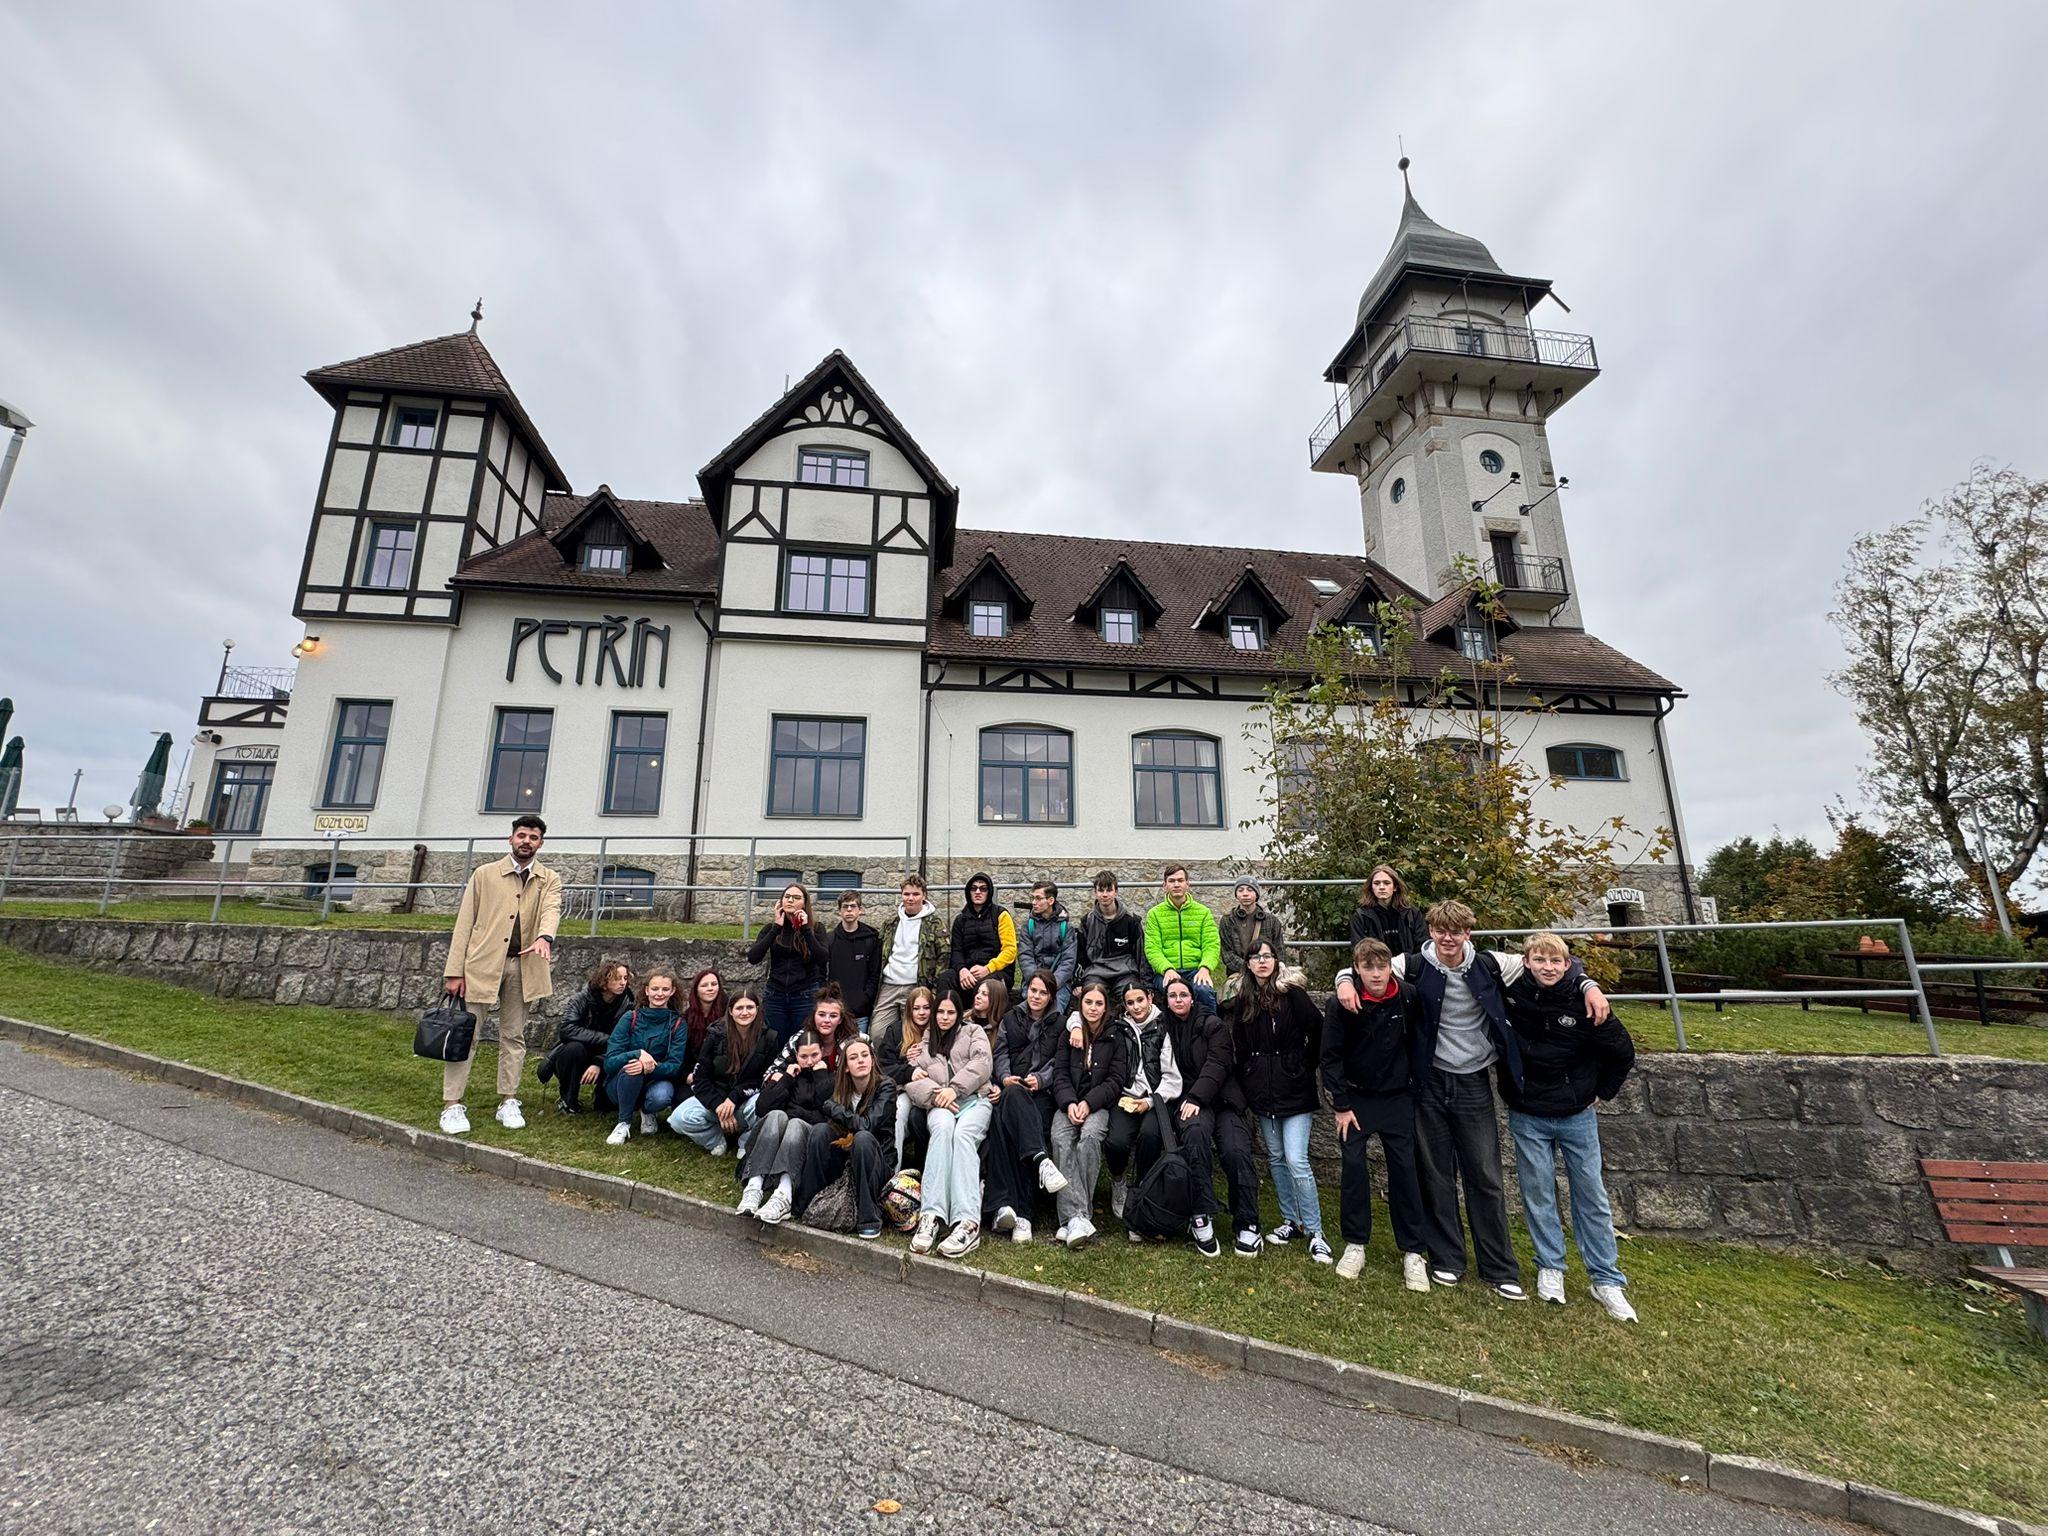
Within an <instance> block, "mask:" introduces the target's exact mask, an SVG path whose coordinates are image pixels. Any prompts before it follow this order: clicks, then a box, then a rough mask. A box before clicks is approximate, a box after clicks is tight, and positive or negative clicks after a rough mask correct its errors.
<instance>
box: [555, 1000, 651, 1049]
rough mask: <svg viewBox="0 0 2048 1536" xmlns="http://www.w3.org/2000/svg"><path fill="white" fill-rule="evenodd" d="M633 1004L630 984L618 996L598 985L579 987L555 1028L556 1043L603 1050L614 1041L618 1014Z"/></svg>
mask: <svg viewBox="0 0 2048 1536" xmlns="http://www.w3.org/2000/svg"><path fill="white" fill-rule="evenodd" d="M632 1006H633V992H632V989H631V988H630V987H629V988H627V989H626V990H625V991H624V992H621V993H620V994H619V995H618V996H617V997H606V996H605V995H604V993H602V992H601V991H599V990H598V989H597V988H596V987H583V988H580V989H579V990H578V991H577V993H576V995H575V996H574V997H572V998H570V999H569V1006H568V1007H566V1008H564V1009H563V1010H562V1022H561V1023H560V1024H559V1025H558V1026H557V1027H556V1031H555V1044H557V1045H581V1046H586V1047H588V1048H589V1049H591V1050H594V1051H601V1050H603V1049H604V1048H605V1047H606V1046H608V1045H610V1044H611V1040H612V1028H613V1026H615V1025H616V1024H617V1023H618V1022H619V1015H620V1014H622V1013H624V1012H625V1011H626V1010H627V1009H628V1008H630V1007H632Z"/></svg>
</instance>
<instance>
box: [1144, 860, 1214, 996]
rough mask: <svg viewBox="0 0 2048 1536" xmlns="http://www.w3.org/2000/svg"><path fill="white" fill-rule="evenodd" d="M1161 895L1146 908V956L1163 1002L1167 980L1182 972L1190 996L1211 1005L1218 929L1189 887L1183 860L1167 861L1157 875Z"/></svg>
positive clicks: (1154, 984)
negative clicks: (1162, 888) (1163, 895)
mask: <svg viewBox="0 0 2048 1536" xmlns="http://www.w3.org/2000/svg"><path fill="white" fill-rule="evenodd" d="M1161 884H1163V885H1164V886H1165V887H1166V900H1164V901H1162V902H1160V903H1159V905H1157V906H1156V907H1154V908H1152V909H1151V910H1150V911H1149V912H1147V913H1146V914H1145V959H1146V960H1147V961H1148V962H1149V963H1150V964H1151V967H1152V974H1153V977H1154V981H1153V988H1154V991H1155V992H1156V993H1157V994H1158V998H1159V1002H1160V1005H1161V1006H1162V1007H1164V1006H1165V1003H1166V984H1167V983H1168V982H1169V981H1171V980H1173V978H1174V977H1176V976H1185V977H1186V978H1187V981H1188V986H1189V988H1190V989H1191V990H1192V991H1193V992H1194V994H1195V1001H1196V1002H1198V1003H1200V1004H1201V1005H1202V1006H1203V1007H1204V1008H1206V1009H1208V1010H1209V1011H1210V1012H1211V1013H1214V1012H1215V1011H1216V972H1217V971H1218V970H1220V969H1221V968H1222V965H1223V935H1222V933H1221V932H1220V931H1219V930H1218V929H1217V927H1216V914H1215V913H1214V912H1211V911H1210V910H1209V909H1208V908H1207V907H1205V906H1203V905H1202V904H1201V903H1200V902H1199V901H1196V900H1195V898H1194V897H1193V896H1192V895H1190V894H1189V892H1188V870H1187V866H1186V865H1185V864H1169V865H1167V866H1166V873H1165V875H1164V876H1163V878H1162V880H1161Z"/></svg>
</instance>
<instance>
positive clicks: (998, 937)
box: [946, 870, 1017, 991]
mask: <svg viewBox="0 0 2048 1536" xmlns="http://www.w3.org/2000/svg"><path fill="white" fill-rule="evenodd" d="M977 881H979V882H980V883H981V884H983V885H986V886H987V887H988V888H989V897H988V900H987V901H985V902H983V903H982V904H981V905H980V906H978V907H977V906H976V905H975V904H974V903H973V902H972V901H971V900H969V899H968V896H967V893H968V891H969V890H971V889H972V888H973V887H974V885H975V882H977ZM995 885H996V882H995V877H994V876H992V875H990V874H989V873H988V872H987V871H986V870H976V871H975V872H974V873H973V874H971V875H969V876H968V877H967V883H966V884H965V885H963V886H961V887H960V910H959V912H958V913H957V914H955V916H954V918H953V946H952V948H951V949H950V950H949V951H947V954H946V974H947V976H948V977H949V978H952V979H954V980H957V979H958V977H959V973H960V972H961V971H963V970H965V969H966V968H967V967H968V966H970V965H987V964H988V963H989V962H990V961H991V960H993V959H995V957H996V956H997V955H999V954H1001V953H1002V952H1003V949H1004V948H1005V946H1004V944H1003V932H1002V924H1003V921H1004V919H1006V918H1008V917H1009V914H1008V913H1007V912H1005V911H1004V910H1003V908H1002V903H1000V902H998V901H997V900H996V897H995ZM1010 933H1011V939H1010V943H1009V945H1008V948H1009V949H1010V951H1011V963H1010V964H1009V965H1006V966H1004V967H1003V968H1002V969H1001V970H999V971H991V972H990V973H989V974H990V975H992V976H994V977H996V978H997V979H998V980H1000V981H1001V982H1002V984H1003V985H1004V986H1006V987H1014V986H1015V985H1016V982H1015V980H1014V978H1015V976H1016V948H1017V941H1016V923H1015V920H1014V919H1012V920H1011V923H1010ZM954 990H955V991H958V990H959V989H958V988H957V987H956V988H955V989H954Z"/></svg>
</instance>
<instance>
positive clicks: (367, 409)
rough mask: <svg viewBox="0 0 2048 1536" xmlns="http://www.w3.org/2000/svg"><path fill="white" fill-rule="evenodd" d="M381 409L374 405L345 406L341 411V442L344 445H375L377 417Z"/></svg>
mask: <svg viewBox="0 0 2048 1536" xmlns="http://www.w3.org/2000/svg"><path fill="white" fill-rule="evenodd" d="M379 411H380V407H378V406H374V405H356V404H349V405H345V406H343V407H342V409H341V441H343V442H344V443H374V442H375V441H377V417H378V414H379Z"/></svg>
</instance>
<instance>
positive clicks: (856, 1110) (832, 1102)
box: [825, 1077, 896, 1152]
mask: <svg viewBox="0 0 2048 1536" xmlns="http://www.w3.org/2000/svg"><path fill="white" fill-rule="evenodd" d="M825 1123H826V1124H827V1125H829V1126H831V1127H832V1129H833V1131H834V1132H835V1133H836V1134H835V1136H834V1138H833V1139H834V1140H837V1139H838V1137H840V1136H851V1135H853V1134H854V1133H855V1132H856V1131H866V1132H867V1133H868V1134H869V1135H870V1136H872V1137H874V1138H875V1140H876V1141H878V1142H880V1143H881V1146H882V1150H883V1151H884V1152H887V1151H889V1150H890V1149H892V1148H893V1147H894V1146H895V1145H896V1085H895V1084H894V1083H892V1082H890V1081H889V1079H887V1078H886V1077H885V1078H882V1079H880V1080H879V1081H878V1082H877V1083H876V1084H875V1093H874V1097H873V1098H871V1099H869V1100H868V1101H867V1103H865V1104H841V1103H840V1102H839V1101H838V1100H836V1099H827V1100H826V1101H825Z"/></svg>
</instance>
